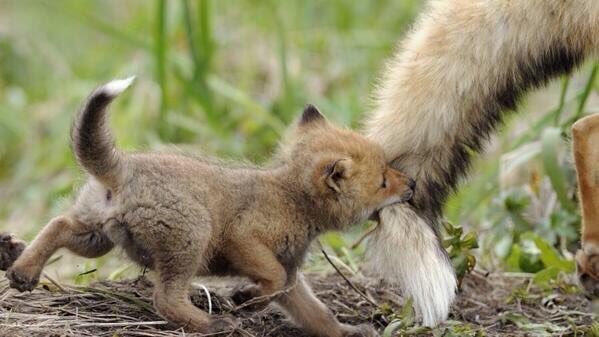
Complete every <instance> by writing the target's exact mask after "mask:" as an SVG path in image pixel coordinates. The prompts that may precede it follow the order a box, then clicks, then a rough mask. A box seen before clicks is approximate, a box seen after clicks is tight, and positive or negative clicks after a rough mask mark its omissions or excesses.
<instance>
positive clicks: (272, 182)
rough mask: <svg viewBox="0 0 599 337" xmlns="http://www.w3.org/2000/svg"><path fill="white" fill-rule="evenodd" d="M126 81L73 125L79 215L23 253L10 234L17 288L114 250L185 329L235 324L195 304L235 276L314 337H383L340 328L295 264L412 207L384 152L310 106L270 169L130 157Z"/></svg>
mask: <svg viewBox="0 0 599 337" xmlns="http://www.w3.org/2000/svg"><path fill="white" fill-rule="evenodd" d="M131 81H132V78H130V79H126V80H117V81H113V82H110V83H108V84H106V85H104V86H102V87H100V88H98V89H97V90H96V91H94V92H93V93H92V94H91V96H90V97H89V98H88V100H87V103H86V104H85V106H84V108H83V110H82V112H81V113H80V114H79V117H78V118H77V120H76V122H75V124H74V128H73V131H72V140H73V150H74V152H75V155H76V157H77V160H78V161H79V163H80V164H81V165H82V166H83V168H85V170H86V171H87V172H88V173H89V174H90V176H91V177H90V179H89V180H88V181H87V183H86V184H85V185H84V186H83V188H82V189H81V191H80V193H79V196H78V198H77V201H76V203H75V205H74V206H73V207H72V209H71V210H70V211H69V212H67V213H66V214H64V215H62V216H59V217H57V218H55V219H53V220H51V221H50V223H48V224H47V225H46V227H45V228H44V229H43V230H42V231H41V232H40V233H39V235H38V236H37V237H36V238H35V240H34V241H33V242H32V243H31V244H30V245H29V246H27V247H26V248H25V250H24V251H23V252H22V253H21V252H20V250H21V248H22V247H23V245H21V244H19V242H17V241H15V240H14V239H13V238H11V237H10V236H7V235H4V237H3V239H2V240H0V241H3V245H4V246H5V247H6V246H12V247H13V248H14V249H12V253H10V252H9V253H6V254H5V255H3V256H0V257H2V258H3V259H4V260H10V259H14V257H16V256H18V255H20V256H19V257H18V258H17V259H16V261H14V264H12V266H10V262H11V261H8V262H7V261H0V262H1V263H0V264H1V265H2V267H4V268H7V267H9V266H10V268H9V269H8V271H7V273H6V276H7V277H8V279H9V280H10V285H11V287H13V288H16V289H18V290H20V291H26V290H31V289H33V288H34V287H35V285H36V284H37V282H38V279H39V276H40V273H41V271H42V267H43V266H44V263H45V262H46V261H47V260H48V258H50V256H51V255H52V254H53V253H54V252H55V251H56V250H57V249H59V248H61V247H65V248H68V249H69V250H71V251H73V252H74V253H76V254H79V255H81V256H84V257H90V258H93V257H99V256H101V255H104V254H106V253H107V252H108V251H110V250H111V249H112V248H113V247H114V246H115V245H118V246H121V247H123V248H124V250H125V252H126V253H127V255H128V256H130V258H131V259H133V260H134V261H135V262H137V263H139V264H140V265H142V266H146V267H149V268H152V269H153V270H155V271H156V273H157V282H156V286H155V290H154V297H153V299H154V306H155V307H156V309H157V310H158V312H159V313H160V314H161V315H162V316H164V318H166V319H167V320H169V321H170V322H172V323H173V324H175V325H177V326H182V327H184V328H185V330H188V331H198V332H202V333H211V332H216V331H220V330H223V329H227V328H231V327H234V325H235V321H234V320H233V319H231V318H229V317H224V316H221V317H214V316H209V315H208V314H207V313H205V312H203V311H201V310H200V309H198V308H197V307H195V306H193V305H192V304H191V302H190V300H189V298H188V286H189V284H190V281H191V279H192V278H193V277H194V276H196V275H206V274H218V275H222V274H230V275H241V276H246V277H248V278H250V279H251V280H252V281H254V282H255V284H254V285H252V286H250V287H245V288H241V289H239V290H238V293H236V294H235V295H234V296H233V298H241V299H243V298H245V299H247V298H253V297H258V296H266V297H268V296H269V295H272V297H273V298H274V300H275V301H276V302H277V303H278V304H279V305H280V306H281V307H282V308H283V309H284V310H285V311H286V312H287V313H288V314H289V316H291V318H292V319H293V320H294V321H295V322H296V323H297V324H299V325H301V326H302V327H303V328H304V329H306V330H307V331H308V332H309V333H311V334H313V335H315V336H329V337H330V336H376V335H377V334H376V332H375V331H374V329H372V328H371V327H370V326H368V325H364V326H357V327H356V326H349V325H345V324H341V323H339V322H338V321H337V320H336V319H335V317H334V316H333V314H332V313H331V312H330V311H329V310H328V309H327V308H326V307H325V306H324V305H323V304H322V303H321V302H320V301H319V300H318V299H316V298H315V297H314V295H313V294H312V292H311V290H310V288H309V286H308V284H307V283H306V282H305V280H304V279H303V277H302V275H301V273H300V271H299V267H300V266H301V264H302V262H303V260H304V256H305V255H306V251H307V249H308V246H309V244H310V242H311V241H312V240H313V239H314V238H315V237H316V236H317V235H318V234H319V233H322V232H325V231H329V230H342V229H344V228H346V227H347V226H350V225H352V224H357V223H360V222H363V221H365V220H366V219H368V218H369V217H371V216H373V215H374V214H375V213H377V212H378V211H379V210H380V209H381V208H383V207H385V206H389V205H392V204H396V203H400V202H404V201H406V200H408V199H410V198H411V196H412V190H413V187H414V181H413V180H411V179H410V178H408V177H406V176H405V175H403V174H402V173H400V172H398V171H396V170H394V169H392V168H390V167H389V166H388V165H387V164H386V161H385V156H384V153H383V150H382V148H381V147H379V146H378V145H376V144H375V143H373V142H372V141H370V140H368V139H367V138H366V137H364V136H361V135H359V134H358V133H355V132H352V131H349V130H344V129H339V128H336V127H334V126H332V125H331V124H330V123H329V122H328V121H327V120H326V119H325V118H324V116H323V115H322V114H321V113H320V112H319V111H318V110H317V109H316V108H315V107H314V106H310V105H309V106H307V107H306V108H305V110H304V112H303V114H302V116H301V118H300V119H299V121H298V122H297V123H296V125H295V126H294V128H293V129H292V133H291V137H290V140H289V143H288V144H286V146H284V147H283V148H282V150H281V151H280V154H279V157H280V158H278V159H279V162H278V164H276V165H273V166H272V167H268V168H251V167H236V168H232V167H226V166H223V165H221V164H218V163H215V162H214V161H210V160H203V159H196V158H190V157H186V156H182V155H174V154H164V153H128V154H125V153H123V152H121V151H119V150H117V149H115V148H114V146H113V141H112V137H111V136H110V132H109V129H108V128H107V126H106V123H107V122H106V116H105V110H106V108H107V106H108V105H109V103H110V102H111V101H112V100H113V98H115V97H116V96H117V95H118V94H119V93H120V92H122V91H123V90H124V89H125V88H127V87H128V86H129V85H130V84H131ZM11 254H12V255H11ZM283 290H285V291H283ZM277 294H279V295H278V296H276V295H277Z"/></svg>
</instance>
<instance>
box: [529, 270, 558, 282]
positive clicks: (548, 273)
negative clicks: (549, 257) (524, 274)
mask: <svg viewBox="0 0 599 337" xmlns="http://www.w3.org/2000/svg"><path fill="white" fill-rule="evenodd" d="M559 272H560V270H559V269H558V268H556V267H554V266H550V267H547V268H545V269H543V270H541V271H539V272H537V273H536V274H535V276H534V277H533V278H532V280H533V281H534V283H535V284H537V285H539V286H545V287H546V286H549V282H550V281H551V280H555V279H556V278H557V276H558V275H559Z"/></svg>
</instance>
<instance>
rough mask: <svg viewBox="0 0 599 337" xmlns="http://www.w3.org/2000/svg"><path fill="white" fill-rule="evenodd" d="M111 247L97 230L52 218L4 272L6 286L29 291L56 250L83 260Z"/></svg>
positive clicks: (101, 253) (104, 252) (108, 241)
mask: <svg viewBox="0 0 599 337" xmlns="http://www.w3.org/2000/svg"><path fill="white" fill-rule="evenodd" d="M113 246H114V245H113V243H112V242H111V241H110V239H108V237H106V235H104V233H102V232H101V231H100V230H98V229H95V228H91V227H90V226H87V225H86V224H82V223H80V222H78V221H76V220H73V219H72V218H71V217H69V216H66V215H62V216H59V217H56V218H54V219H52V220H50V222H49V223H48V224H47V225H46V227H44V229H43V230H42V231H41V232H40V233H39V234H38V235H37V237H36V238H35V239H34V240H33V242H32V243H31V244H30V245H29V246H27V247H26V248H25V250H24V251H23V252H22V253H21V254H20V256H19V257H18V258H17V260H16V261H14V263H13V264H12V266H10V268H9V269H8V271H7V272H6V277H7V278H8V279H9V280H10V286H11V287H12V288H15V289H17V290H19V291H26V290H32V289H33V288H34V287H35V286H36V285H37V283H38V281H39V277H40V274H41V272H42V269H43V268H44V265H45V264H46V261H48V259H49V258H50V257H51V256H52V254H54V252H56V251H57V250H58V249H59V248H63V247H64V248H67V249H69V250H70V251H72V252H74V253H75V254H78V255H81V256H84V257H90V258H91V257H99V256H102V255H104V254H106V253H108V252H109V251H110V250H111V249H112V247H113Z"/></svg>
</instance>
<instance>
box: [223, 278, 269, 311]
mask: <svg viewBox="0 0 599 337" xmlns="http://www.w3.org/2000/svg"><path fill="white" fill-rule="evenodd" d="M260 295H261V291H260V287H259V286H258V285H255V284H242V285H239V286H237V287H235V288H234V289H233V292H232V294H231V299H232V300H233V302H234V303H235V304H236V305H242V304H246V305H248V308H249V309H250V310H261V309H264V308H265V307H266V306H267V305H268V303H269V302H270V299H269V298H264V299H263V300H261V299H260V298H259V297H260ZM249 301H252V302H254V301H255V303H252V304H249V303H247V302H249Z"/></svg>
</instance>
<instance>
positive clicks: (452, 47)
mask: <svg viewBox="0 0 599 337" xmlns="http://www.w3.org/2000/svg"><path fill="white" fill-rule="evenodd" d="M598 49H599V1H597V0H435V1H430V2H429V4H428V7H427V8H426V9H425V10H424V12H423V13H422V14H421V15H420V17H419V19H418V20H417V23H416V24H415V26H414V29H413V30H412V32H411V33H409V34H408V35H407V37H406V38H405V39H404V41H403V42H402V43H401V44H400V46H399V50H398V52H397V53H396V54H395V56H394V57H393V58H392V60H391V61H390V63H389V64H388V67H387V68H386V69H385V71H384V73H383V76H382V80H381V81H380V85H379V88H378V91H377V92H376V97H377V102H376V106H375V108H374V110H373V111H372V112H371V113H370V114H369V115H368V116H367V117H366V119H365V133H366V134H367V135H368V136H369V138H370V139H372V140H374V141H376V142H377V143H379V144H381V145H382V146H383V149H384V150H385V155H386V157H387V160H388V161H389V162H391V165H392V166H393V167H394V168H396V169H399V170H401V171H402V172H405V173H407V174H408V175H410V176H412V177H414V178H415V179H416V180H417V181H418V187H417V191H416V193H415V197H414V199H413V200H412V202H411V203H410V205H407V204H404V205H397V206H393V207H388V208H385V209H384V210H383V211H382V212H381V214H380V220H381V221H380V224H379V226H378V227H377V230H376V231H375V232H374V235H373V237H372V238H371V240H370V244H369V247H368V248H369V250H368V254H369V260H370V264H371V269H372V270H373V271H374V272H375V273H378V274H380V275H381V276H382V277H384V278H387V279H390V280H392V281H395V282H397V283H398V284H399V285H400V287H401V288H402V290H403V292H404V293H405V294H406V295H407V296H410V297H412V298H414V304H415V307H416V309H417V311H418V312H419V313H420V315H421V316H422V318H423V323H424V324H425V325H436V324H437V323H439V322H440V321H442V320H444V319H446V318H447V315H448V312H449V308H450V305H451V303H452V301H453V299H454V296H455V291H456V280H455V276H454V273H453V269H452V266H451V263H450V261H449V259H448V258H447V255H446V252H445V250H444V249H443V248H442V246H441V244H440V242H441V241H440V240H439V235H438V230H437V228H438V226H439V222H440V219H441V217H442V206H443V204H444V202H445V200H446V198H447V196H448V195H449V194H450V193H451V192H452V191H453V190H454V189H455V187H456V185H457V184H458V182H459V180H460V178H462V177H463V176H465V174H466V172H467V170H468V167H469V165H470V161H471V156H472V154H473V153H476V152H480V151H481V150H482V149H483V146H484V144H485V142H486V140H487V139H488V138H489V134H490V133H491V132H493V131H494V130H495V128H496V127H497V125H498V124H499V123H500V122H501V120H502V119H503V116H504V114H505V113H506V111H511V110H513V109H514V108H515V106H516V103H517V101H518V99H519V97H521V96H522V95H523V93H524V92H526V91H527V90H530V89H532V88H535V87H538V86H540V85H543V84H544V83H546V82H547V81H548V80H549V79H551V78H554V77H556V76H559V75H562V74H565V73H567V72H569V71H571V70H572V69H574V68H575V67H576V66H578V65H580V64H581V63H582V62H583V60H585V59H586V58H588V57H589V56H591V55H592V54H593V53H596V52H597V50H598ZM584 238H585V237H584V236H583V239H584ZM583 246H585V247H586V248H585V247H583V248H584V249H583V252H584V253H585V254H594V256H597V254H598V253H597V252H599V236H595V237H593V239H592V240H591V239H590V238H588V237H587V238H586V241H585V242H583ZM396 247H402V248H401V252H400V251H398V250H397V248H396ZM591 247H594V248H591ZM589 261H590V259H589ZM594 261H599V258H596V259H594ZM596 267H597V268H596V269H598V270H599V263H598V262H596Z"/></svg>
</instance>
